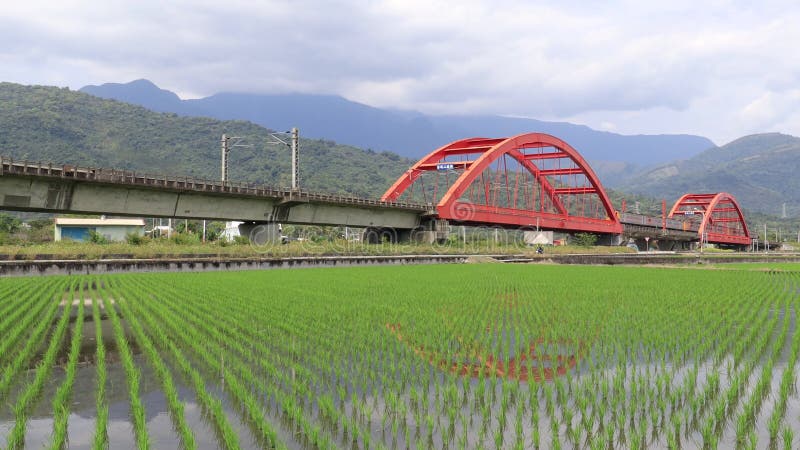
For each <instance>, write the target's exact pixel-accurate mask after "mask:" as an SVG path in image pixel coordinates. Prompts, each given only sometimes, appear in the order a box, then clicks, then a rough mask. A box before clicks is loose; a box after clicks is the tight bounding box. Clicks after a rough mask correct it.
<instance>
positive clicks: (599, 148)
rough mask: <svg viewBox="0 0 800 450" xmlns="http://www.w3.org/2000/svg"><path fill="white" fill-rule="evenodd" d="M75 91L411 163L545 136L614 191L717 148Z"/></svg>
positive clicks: (517, 121) (358, 111)
mask: <svg viewBox="0 0 800 450" xmlns="http://www.w3.org/2000/svg"><path fill="white" fill-rule="evenodd" d="M81 91H82V92H85V93H88V94H92V95H95V96H98V97H101V98H108V99H115V100H119V101H123V102H127V103H133V104H136V105H140V106H144V107H145V108H148V109H151V110H153V111H158V112H169V113H175V114H178V115H181V116H197V117H213V118H217V119H221V120H247V121H250V122H253V123H256V124H259V125H261V126H264V127H266V128H271V129H276V130H288V129H290V128H292V127H298V128H299V129H300V132H301V134H302V135H303V136H306V137H310V138H317V139H330V140H333V141H336V142H338V143H342V144H347V145H353V146H356V147H360V148H366V149H373V150H377V151H391V152H394V153H397V154H399V155H401V156H405V157H408V158H412V159H418V158H420V157H421V156H423V155H425V154H427V153H429V152H431V151H433V150H435V149H436V148H438V147H440V146H442V145H445V144H447V143H449V142H452V141H455V140H457V139H462V138H465V137H473V136H482V137H504V136H513V135H516V134H521V133H528V132H532V131H537V132H543V133H549V134H553V135H555V136H558V137H560V138H562V139H564V140H565V141H567V142H568V143H569V144H570V145H572V146H573V147H575V148H576V149H577V150H578V151H579V152H580V153H581V154H582V155H583V156H584V157H585V158H586V159H587V160H589V161H590V162H591V163H592V164H593V167H594V168H595V169H596V171H597V172H598V174H599V175H600V176H601V177H603V178H604V179H606V180H607V182H608V183H609V184H612V185H613V184H614V183H615V182H616V181H617V180H619V179H621V178H622V177H623V176H624V175H625V174H626V173H628V172H631V171H632V170H636V169H637V168H640V167H644V166H649V165H653V164H658V163H665V162H668V161H672V160H676V159H685V158H689V157H692V156H694V155H696V154H697V153H699V152H701V151H703V150H706V149H708V148H712V147H714V146H715V145H714V143H713V142H711V141H710V140H709V139H707V138H705V137H701V136H693V135H683V134H674V135H666V134H665V135H636V136H626V135H621V134H616V133H609V132H605V131H597V130H593V129H591V128H589V127H587V126H584V125H575V124H571V123H566V122H545V121H540V120H534V119H526V118H516V117H503V116H496V115H463V116H455V115H446V116H445V115H442V116H437V115H427V114H422V113H419V112H416V111H399V110H387V109H379V108H375V107H372V106H368V105H364V104H361V103H356V102H352V101H349V100H347V99H345V98H342V97H339V96H331V95H309V94H278V95H266V94H244V93H220V94H215V95H212V96H209V97H205V98H199V99H189V100H182V99H181V98H179V97H178V95H176V94H175V93H173V92H170V91H168V90H164V89H161V88H159V87H158V86H156V85H155V84H153V83H152V82H150V81H148V80H136V81H132V82H130V83H124V84H120V83H107V84H102V85H99V86H85V87H83V88H81Z"/></svg>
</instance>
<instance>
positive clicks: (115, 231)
mask: <svg viewBox="0 0 800 450" xmlns="http://www.w3.org/2000/svg"><path fill="white" fill-rule="evenodd" d="M91 231H94V232H96V233H97V234H99V235H101V236H103V237H104V238H106V239H108V240H109V241H124V240H125V237H126V236H127V235H128V234H131V233H134V234H137V235H139V236H142V235H144V219H83V218H72V217H57V218H56V220H55V240H56V241H61V240H64V239H69V240H72V241H78V242H83V241H87V240H89V235H90V232H91Z"/></svg>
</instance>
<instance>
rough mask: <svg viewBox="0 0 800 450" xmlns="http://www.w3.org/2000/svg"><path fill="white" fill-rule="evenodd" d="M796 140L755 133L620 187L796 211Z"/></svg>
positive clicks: (799, 166)
mask: <svg viewBox="0 0 800 450" xmlns="http://www.w3.org/2000/svg"><path fill="white" fill-rule="evenodd" d="M798 172H800V138H797V137H794V136H788V135H784V134H778V133H769V134H756V135H752V136H745V137H743V138H740V139H737V140H735V141H733V142H731V143H729V144H727V145H724V146H722V147H718V148H712V149H710V150H706V151H705V152H702V153H700V154H698V155H696V156H694V157H692V158H690V159H687V160H685V161H678V162H673V163H669V164H664V165H661V166H658V167H656V168H654V169H652V170H649V171H647V172H645V173H643V174H641V175H638V176H636V177H634V178H632V179H629V180H627V181H626V182H625V183H624V184H623V186H621V187H620V189H623V190H626V191H630V192H636V193H640V194H645V195H653V196H658V197H665V198H676V197H677V196H679V195H682V194H684V193H687V192H718V191H725V192H729V193H731V194H733V195H734V196H735V197H736V198H737V200H738V201H739V203H740V204H741V205H742V206H743V207H744V208H746V209H749V210H752V211H758V212H762V213H766V214H772V215H780V214H781V213H782V212H783V211H782V209H783V203H784V202H785V203H786V213H787V216H789V217H797V216H799V215H800V177H798Z"/></svg>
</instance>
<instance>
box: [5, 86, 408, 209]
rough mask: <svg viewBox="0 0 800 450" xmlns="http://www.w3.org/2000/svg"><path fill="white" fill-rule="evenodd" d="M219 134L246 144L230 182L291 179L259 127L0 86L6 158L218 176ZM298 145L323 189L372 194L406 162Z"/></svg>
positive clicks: (309, 177) (313, 183)
mask: <svg viewBox="0 0 800 450" xmlns="http://www.w3.org/2000/svg"><path fill="white" fill-rule="evenodd" d="M280 131H285V130H280ZM223 133H227V134H228V135H229V136H241V137H242V138H243V139H242V141H241V143H242V144H245V145H247V147H236V148H234V149H233V150H232V151H231V155H230V172H231V175H230V179H231V180H233V181H246V182H254V183H263V184H270V185H278V186H288V185H290V184H291V181H290V180H291V175H290V170H289V166H290V152H289V149H288V148H287V147H286V146H284V145H276V144H270V142H273V139H272V138H271V137H270V136H269V134H270V130H268V129H266V128H263V127H261V126H259V125H255V124H253V123H250V122H245V121H222V120H216V119H209V118H198V117H179V116H177V115H175V114H172V113H156V112H152V111H149V110H147V109H145V108H142V107H139V106H134V105H130V104H127V103H122V102H118V101H114V100H104V99H100V98H98V97H94V96H91V95H88V94H84V93H81V92H75V91H70V90H68V89H60V88H55V87H44V86H22V85H18V84H12V83H0V154H2V155H4V156H9V157H12V158H17V159H29V160H41V161H52V162H55V163H70V164H78V165H84V166H90V165H91V166H102V167H114V168H125V169H133V170H140V171H147V172H151V173H158V174H171V175H191V176H197V177H204V178H209V179H218V178H219V176H220V175H219V173H220V168H219V167H220V137H221V136H222V134H223ZM282 138H283V139H284V140H287V138H288V136H285V135H284V136H282ZM300 146H301V157H300V158H301V182H302V183H301V184H302V186H303V187H304V188H308V189H314V190H321V191H325V192H331V193H346V194H352V195H358V196H364V197H376V196H379V195H380V194H382V193H383V191H384V190H385V189H386V188H387V187H388V186H389V185H390V184H391V183H392V182H393V181H394V180H395V179H396V178H397V176H399V174H400V173H402V172H403V171H404V170H406V169H407V168H408V167H409V166H410V165H411V164H412V163H413V161H411V160H409V159H406V158H402V157H400V156H397V155H395V154H392V153H376V152H371V151H365V150H361V149H357V148H355V147H350V146H345V145H338V144H336V143H334V142H332V141H328V140H309V139H301V144H300Z"/></svg>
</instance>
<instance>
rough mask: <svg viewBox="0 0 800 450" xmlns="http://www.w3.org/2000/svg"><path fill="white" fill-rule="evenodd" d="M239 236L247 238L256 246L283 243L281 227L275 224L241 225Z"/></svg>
mask: <svg viewBox="0 0 800 450" xmlns="http://www.w3.org/2000/svg"><path fill="white" fill-rule="evenodd" d="M239 235H241V236H245V237H247V238H248V239H249V240H250V243H251V244H255V245H264V244H267V243H274V244H279V243H281V230H280V225H279V224H278V223H275V222H244V223H242V224H241V225H239Z"/></svg>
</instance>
